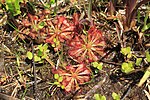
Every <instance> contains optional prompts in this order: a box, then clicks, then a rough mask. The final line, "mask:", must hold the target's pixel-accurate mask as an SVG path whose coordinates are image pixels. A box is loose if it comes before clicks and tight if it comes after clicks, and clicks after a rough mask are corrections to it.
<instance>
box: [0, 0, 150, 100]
mask: <svg viewBox="0 0 150 100" xmlns="http://www.w3.org/2000/svg"><path fill="white" fill-rule="evenodd" d="M68 1H69V0H68ZM94 1H95V2H93V3H92V10H91V11H92V14H91V18H92V20H93V22H94V24H95V25H96V26H97V27H98V29H100V30H101V31H102V32H103V36H104V39H105V42H106V46H105V50H104V51H105V53H106V54H107V55H106V56H104V57H100V61H99V62H102V63H103V69H102V70H97V69H96V68H93V67H92V66H91V65H90V64H89V65H88V67H89V68H91V71H92V73H93V75H92V79H91V81H90V82H88V83H86V84H81V85H80V87H81V89H80V90H79V91H71V92H69V93H66V92H65V91H64V90H63V89H61V88H60V87H57V86H56V85H52V84H51V83H53V82H54V81H55V79H54V74H53V73H52V68H53V67H52V64H51V63H49V61H48V60H44V62H43V63H41V64H39V63H36V62H34V64H35V67H36V68H35V70H34V69H33V64H32V63H33V62H32V61H31V60H29V59H28V58H27V56H26V53H27V52H28V51H32V49H33V48H32V44H33V47H37V46H38V45H39V44H42V43H44V42H43V41H42V38H40V37H38V38H36V39H32V38H31V36H28V35H25V38H24V37H23V36H22V33H17V34H16V32H14V31H15V30H14V29H13V28H12V27H10V26H9V25H8V24H5V25H3V26H1V27H0V43H1V44H0V83H1V84H0V100H9V99H10V100H17V98H18V99H21V98H25V99H26V100H34V99H37V100H86V99H87V100H94V94H97V93H98V94H101V95H104V96H105V97H106V98H107V100H113V98H112V93H113V92H115V93H117V94H119V95H120V98H121V100H148V94H145V92H144V91H148V85H149V83H148V82H149V79H147V81H146V82H145V83H144V84H143V85H142V86H141V87H138V86H137V84H138V83H139V81H140V79H141V78H142V77H143V75H144V71H145V70H146V69H147V68H148V67H149V63H148V62H147V61H145V52H146V51H148V50H149V47H150V45H149V44H150V38H149V36H150V35H149V33H150V30H149V29H148V30H145V31H144V32H141V28H142V27H143V25H144V16H146V11H149V10H147V9H146V10H145V9H142V7H141V8H140V11H141V17H140V21H139V22H136V24H135V25H131V26H133V27H131V26H130V27H128V29H126V30H125V28H124V29H122V28H121V26H119V25H120V24H118V23H119V21H117V20H115V18H113V17H114V16H111V14H110V12H109V10H108V9H109V8H111V6H109V4H111V3H110V2H108V1H107V0H106V1H105V2H104V1H103V0H100V1H99V0H94ZM133 1H134V0H133ZM135 1H136V0H135ZM143 1H144V0H143ZM31 3H32V2H31ZM45 4H46V2H45ZM88 4H89V2H87V1H82V0H81V1H80V2H78V3H77V4H76V2H75V1H73V0H70V2H64V1H63V0H62V1H61V0H60V1H59V0H58V4H57V7H56V5H55V3H54V4H52V7H51V10H50V11H51V13H50V16H51V17H54V16H60V15H61V16H67V18H69V19H72V15H73V13H74V12H79V13H81V14H83V16H84V17H87V16H88V14H87V12H88V9H89V6H88ZM33 5H34V6H35V7H36V8H34V10H35V11H37V10H41V9H45V8H44V7H43V5H42V3H41V2H37V3H33ZM115 5H116V6H115V9H116V12H119V9H121V10H123V12H125V9H124V5H123V2H119V0H118V1H117V3H116V4H115ZM143 6H144V7H148V6H149V4H145V5H143ZM21 7H22V12H28V11H26V10H24V6H23V5H21ZM55 7H56V9H57V12H55V10H56V9H55ZM144 7H143V8H144ZM28 10H29V9H28ZM105 10H106V11H105ZM4 12H5V14H7V15H8V16H9V13H8V12H7V11H4ZM29 12H30V13H32V11H29ZM149 14H150V12H149ZM35 15H36V14H35ZM114 15H115V16H118V15H117V14H114ZM3 16H4V14H3ZM107 17H110V18H107ZM120 17H121V16H120ZM23 19H25V17H22V15H21V16H19V15H18V16H16V17H14V18H12V19H11V18H9V17H8V19H7V20H8V21H9V22H12V21H13V20H20V21H22V20H23ZM134 19H135V20H136V21H137V16H136V17H135V18H134ZM149 20H150V15H149V18H148V21H149ZM148 21H147V22H148ZM122 26H123V24H122ZM86 27H88V26H86ZM138 27H139V28H140V29H138ZM120 30H121V31H120ZM118 31H120V32H118ZM121 32H123V33H121ZM18 34H20V35H18ZM143 34H147V35H143ZM64 46H66V45H64ZM128 46H129V47H131V50H132V53H133V54H134V55H135V56H136V57H139V58H142V59H143V60H142V62H141V64H140V65H139V66H135V67H134V69H135V70H134V71H132V72H130V73H128V74H126V73H124V72H122V71H121V65H122V63H123V62H125V61H133V62H135V58H134V57H132V58H131V59H128V58H127V57H124V56H123V55H122V54H121V48H123V47H128ZM48 49H49V50H50V52H49V55H48V56H49V59H51V60H52V62H53V63H54V64H55V65H57V62H58V59H59V57H61V53H60V55H58V53H57V52H55V51H54V49H53V47H52V46H51V44H49V47H48ZM65 51H67V50H64V52H65ZM62 52H63V51H62ZM64 54H65V53H64ZM63 58H64V59H67V60H66V62H65V63H64V65H66V63H70V64H76V62H74V61H73V60H71V58H70V57H69V56H65V57H63ZM18 64H19V65H18ZM34 71H35V72H36V88H35V84H33V83H34V82H35V74H34ZM100 100H101V99H100Z"/></svg>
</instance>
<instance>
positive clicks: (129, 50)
mask: <svg viewBox="0 0 150 100" xmlns="http://www.w3.org/2000/svg"><path fill="white" fill-rule="evenodd" d="M121 53H122V54H123V55H125V56H126V55H127V54H130V53H131V48H130V47H126V48H121Z"/></svg>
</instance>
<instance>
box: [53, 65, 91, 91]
mask: <svg viewBox="0 0 150 100" xmlns="http://www.w3.org/2000/svg"><path fill="white" fill-rule="evenodd" d="M53 73H54V74H59V75H60V76H62V77H63V81H62V83H61V84H62V85H63V86H64V87H65V91H66V92H70V91H76V90H78V89H79V88H80V87H79V84H83V83H85V82H88V81H89V80H90V75H91V71H90V70H89V69H88V68H87V67H86V66H85V64H78V65H69V66H66V67H65V70H63V69H61V68H59V69H54V70H53Z"/></svg>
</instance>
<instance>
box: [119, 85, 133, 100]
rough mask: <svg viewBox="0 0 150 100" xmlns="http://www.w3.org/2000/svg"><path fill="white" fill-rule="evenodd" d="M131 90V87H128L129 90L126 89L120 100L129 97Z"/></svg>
mask: <svg viewBox="0 0 150 100" xmlns="http://www.w3.org/2000/svg"><path fill="white" fill-rule="evenodd" d="M131 89H132V88H131V86H129V88H128V89H127V91H126V93H125V94H124V95H123V96H122V98H121V100H124V99H125V98H126V97H127V96H128V95H129V93H130V91H131Z"/></svg>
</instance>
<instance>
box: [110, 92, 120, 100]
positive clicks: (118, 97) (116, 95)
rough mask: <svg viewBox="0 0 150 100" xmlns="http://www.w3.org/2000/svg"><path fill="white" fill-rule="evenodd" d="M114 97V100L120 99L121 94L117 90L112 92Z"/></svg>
mask: <svg viewBox="0 0 150 100" xmlns="http://www.w3.org/2000/svg"><path fill="white" fill-rule="evenodd" d="M112 97H113V99H114V100H120V96H119V95H118V94H117V93H115V92H113V93H112Z"/></svg>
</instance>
